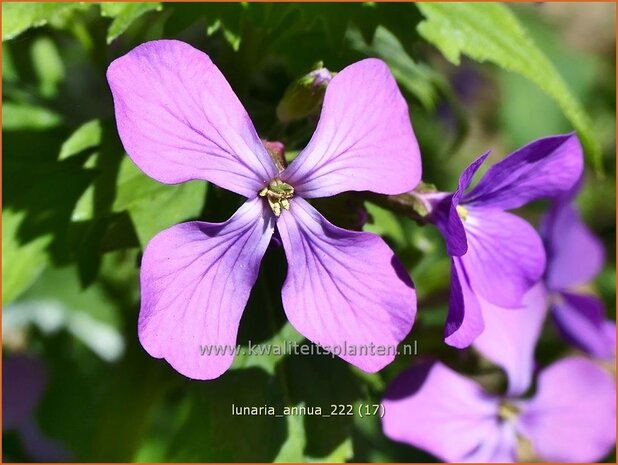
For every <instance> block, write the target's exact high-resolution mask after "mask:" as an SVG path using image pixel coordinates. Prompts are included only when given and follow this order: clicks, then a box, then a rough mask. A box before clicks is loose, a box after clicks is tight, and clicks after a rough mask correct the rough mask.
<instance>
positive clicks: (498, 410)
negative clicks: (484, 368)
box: [382, 357, 616, 463]
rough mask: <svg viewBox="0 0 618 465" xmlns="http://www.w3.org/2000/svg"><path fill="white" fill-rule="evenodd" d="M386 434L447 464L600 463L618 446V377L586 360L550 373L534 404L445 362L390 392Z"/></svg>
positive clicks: (542, 378) (422, 369) (408, 374)
mask: <svg viewBox="0 0 618 465" xmlns="http://www.w3.org/2000/svg"><path fill="white" fill-rule="evenodd" d="M383 403H384V409H385V412H386V413H385V415H384V417H383V419H382V424H383V429H384V433H385V434H386V436H388V437H389V438H391V439H393V440H395V441H400V442H404V443H407V444H410V445H412V446H415V447H418V448H421V449H423V450H426V451H427V452H430V453H431V454H433V455H435V456H436V457H438V458H439V459H441V460H444V461H446V462H477V463H483V462H513V461H516V460H518V459H519V460H527V461H530V460H534V461H538V460H539V459H540V460H545V461H549V462H595V461H597V460H600V459H602V458H603V457H604V456H605V455H606V454H607V453H609V452H610V450H611V449H612V448H613V446H614V445H615V438H616V391H615V384H614V380H613V378H612V376H611V375H610V374H609V373H608V372H607V371H605V370H604V369H603V368H601V367H600V366H598V365H597V364H595V363H594V362H592V361H591V360H589V359H586V358H584V357H569V358H565V359H562V360H560V361H558V362H555V363H554V364H552V365H550V366H549V367H547V368H546V369H545V370H543V371H542V372H541V373H540V375H539V377H538V382H537V388H536V391H535V393H534V394H533V395H532V397H531V398H529V399H521V398H517V397H511V396H508V397H507V396H498V395H491V394H489V393H488V392H486V391H485V390H484V389H483V388H482V387H481V386H480V385H479V384H477V383H476V382H474V381H472V380H470V379H467V378H466V377H464V376H462V375H460V374H459V373H456V372H455V371H453V370H451V369H450V368H448V367H446V366H445V365H443V364H442V363H440V362H435V363H424V364H419V365H417V366H414V367H412V368H410V369H409V370H407V371H405V372H403V373H402V374H401V375H400V376H399V377H398V378H396V379H395V381H394V382H393V383H392V384H391V385H390V386H389V388H388V389H387V392H386V395H385V399H384V400H383Z"/></svg>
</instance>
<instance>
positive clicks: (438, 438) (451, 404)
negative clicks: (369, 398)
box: [382, 363, 516, 463]
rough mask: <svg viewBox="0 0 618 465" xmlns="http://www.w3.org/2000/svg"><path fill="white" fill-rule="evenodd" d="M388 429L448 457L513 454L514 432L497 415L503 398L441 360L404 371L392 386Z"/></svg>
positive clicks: (485, 458) (491, 458) (486, 458)
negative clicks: (490, 393) (491, 394)
mask: <svg viewBox="0 0 618 465" xmlns="http://www.w3.org/2000/svg"><path fill="white" fill-rule="evenodd" d="M382 403H383V404H384V417H383V419H382V425H383V429H384V434H385V435H386V436H387V437H389V438H390V439H393V440H395V441H399V442H403V443H406V444H410V445H412V446H414V447H419V448H421V449H423V450H425V451H427V452H429V453H431V454H433V455H435V456H436V457H438V458H439V459H441V460H443V461H445V462H481V463H482V462H499V461H506V462H510V461H513V460H514V458H515V443H516V441H515V432H514V430H513V428H512V427H511V425H509V424H501V423H500V421H499V419H498V404H499V400H498V399H495V398H490V397H489V396H488V395H487V394H486V393H485V391H484V390H483V389H482V388H481V387H480V386H479V385H478V384H476V383H475V382H473V381H471V380H469V379H466V378H464V377H463V376H461V375H460V374H458V373H456V372H454V371H453V370H451V369H450V368H448V367H446V366H444V365H443V364H441V363H433V364H426V363H425V364H421V365H416V366H414V367H412V368H411V369H409V370H407V371H405V372H404V373H403V374H401V375H400V376H399V377H398V378H396V379H395V381H393V383H392V384H391V385H390V386H389V388H388V390H387V392H386V396H385V399H384V400H383V401H382Z"/></svg>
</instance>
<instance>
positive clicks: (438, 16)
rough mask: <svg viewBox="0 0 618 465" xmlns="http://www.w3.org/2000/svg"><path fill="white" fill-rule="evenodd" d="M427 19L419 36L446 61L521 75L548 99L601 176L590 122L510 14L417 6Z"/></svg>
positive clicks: (462, 6)
mask: <svg viewBox="0 0 618 465" xmlns="http://www.w3.org/2000/svg"><path fill="white" fill-rule="evenodd" d="M417 6H418V8H419V9H420V10H421V12H422V13H423V15H425V17H426V19H425V20H424V21H422V22H421V23H419V25H418V31H419V33H420V34H421V35H422V36H423V37H424V38H425V39H426V40H427V41H429V42H431V43H432V44H434V45H435V46H436V47H438V49H439V50H440V51H441V52H442V54H443V55H444V56H445V57H446V59H447V60H449V61H450V62H451V63H453V64H455V65H458V64H459V62H460V55H461V54H464V55H467V56H469V57H470V58H472V59H474V60H476V61H479V62H485V61H489V62H491V63H494V64H496V65H498V66H499V67H501V68H504V69H506V70H508V71H511V72H515V73H518V74H521V75H522V76H524V77H526V78H528V79H530V80H531V81H532V82H534V83H535V84H536V85H537V86H539V87H540V88H541V89H542V90H543V91H544V92H545V93H547V94H548V95H550V96H551V97H552V98H553V99H554V100H555V101H556V102H557V103H558V105H560V108H561V109H562V111H563V112H564V114H565V116H566V117H567V118H568V119H569V121H570V122H571V124H573V126H574V127H575V129H576V130H577V132H578V135H579V137H580V139H581V141H582V144H583V146H584V148H585V150H586V153H587V155H588V156H589V157H590V162H591V163H592V164H593V166H594V167H595V168H596V170H597V172H599V173H601V172H602V159H601V148H600V146H599V143H598V142H597V140H596V139H595V137H594V132H593V128H592V122H591V120H590V118H589V117H588V115H587V114H586V112H585V111H584V109H583V108H582V106H581V105H580V104H579V102H578V101H577V100H576V99H575V98H574V97H573V94H572V93H571V92H570V90H569V88H568V86H567V84H566V83H565V82H564V80H563V79H562V77H561V76H560V74H559V73H558V72H557V71H556V69H555V67H554V66H553V65H552V63H551V62H550V61H549V60H548V59H547V57H546V56H545V55H544V54H543V52H542V51H541V50H540V49H539V48H538V47H537V46H536V45H535V44H534V42H533V41H532V39H530V37H529V36H528V34H527V32H526V31H525V30H524V28H523V27H522V26H521V24H520V23H519V21H518V20H517V18H516V17H515V15H514V14H513V13H512V12H511V11H510V10H509V9H508V7H506V6H505V5H502V4H498V3H418V4H417Z"/></svg>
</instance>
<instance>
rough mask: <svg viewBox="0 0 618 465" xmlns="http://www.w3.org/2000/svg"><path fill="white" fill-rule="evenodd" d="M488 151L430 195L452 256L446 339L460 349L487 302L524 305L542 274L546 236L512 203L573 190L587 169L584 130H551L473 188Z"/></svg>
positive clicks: (477, 328)
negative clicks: (455, 181)
mask: <svg viewBox="0 0 618 465" xmlns="http://www.w3.org/2000/svg"><path fill="white" fill-rule="evenodd" d="M488 154H489V153H485V154H484V155H482V156H481V157H480V158H478V159H477V160H476V161H474V162H473V163H472V164H470V166H468V168H466V169H465V170H464V172H463V173H462V174H461V176H460V178H459V186H458V188H457V190H456V191H455V192H454V193H452V194H444V193H438V194H436V193H432V194H426V195H425V197H426V200H427V201H429V202H431V203H433V204H434V205H435V206H434V210H433V212H432V213H431V215H430V220H431V221H433V222H434V223H435V224H436V226H437V227H438V228H439V229H440V231H441V232H442V234H443V236H444V237H445V239H446V243H447V251H448V254H449V255H450V256H451V257H452V273H451V299H450V305H449V314H448V318H447V323H446V329H445V333H446V334H445V340H446V342H447V343H448V344H450V345H452V346H455V347H459V348H462V347H466V346H468V345H470V344H471V343H472V342H473V341H474V340H475V339H476V338H477V337H478V336H479V334H481V333H482V332H483V328H484V323H483V316H484V314H485V313H486V312H485V311H483V310H482V309H483V307H484V306H486V304H487V303H489V304H492V305H494V306H499V307H503V308H508V309H516V308H520V307H522V306H523V299H524V296H525V295H526V293H527V292H528V291H529V290H530V289H531V288H532V287H533V286H534V285H535V284H536V283H538V282H539V281H540V280H541V278H542V276H543V272H544V270H545V252H544V249H543V243H542V241H541V238H540V237H539V235H538V233H537V232H536V231H535V230H534V228H533V227H532V226H531V225H530V224H529V223H528V222H526V221H525V220H523V219H521V218H519V217H517V216H515V215H513V214H511V213H507V211H506V210H511V209H515V208H519V207H521V206H523V205H525V204H526V203H528V202H530V201H533V200H536V199H540V198H543V197H555V196H557V195H560V194H561V193H564V192H566V191H568V190H569V189H570V188H571V187H572V186H573V185H574V184H575V182H576V181H577V179H578V178H579V176H580V175H581V172H582V169H583V156H582V148H581V145H580V143H579V140H578V139H577V136H576V135H575V134H566V135H559V136H552V137H547V138H544V139H539V140H537V141H534V142H532V143H530V144H528V145H526V146H525V147H522V148H521V149H519V150H517V151H515V152H514V153H512V154H511V155H509V156H508V157H506V158H505V159H504V160H502V161H500V162H499V163H496V164H495V165H494V166H492V167H491V168H490V169H489V170H488V171H487V173H486V174H485V175H484V176H483V177H482V178H481V180H480V181H479V183H478V184H477V185H476V187H474V188H473V189H472V190H471V191H469V192H466V189H467V188H468V187H469V185H470V183H471V181H472V178H473V177H474V174H475V173H476V171H477V170H478V169H479V167H480V166H481V164H482V163H483V162H484V161H485V159H486V158H487V156H488Z"/></svg>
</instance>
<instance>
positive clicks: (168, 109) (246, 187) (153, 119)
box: [107, 40, 277, 197]
mask: <svg viewBox="0 0 618 465" xmlns="http://www.w3.org/2000/svg"><path fill="white" fill-rule="evenodd" d="M107 80H108V82H109V85H110V87H111V90H112V94H113V97H114V109H115V112H116V124H117V126H118V133H119V134H120V138H121V139H122V143H123V145H124V148H125V150H126V151H127V153H128V154H129V156H130V157H131V159H132V160H133V162H134V163H135V164H136V165H137V166H139V168H140V169H141V170H142V171H144V173H146V174H147V175H148V176H150V177H152V178H154V179H156V180H157V181H160V182H163V183H167V184H176V183H180V182H184V181H188V180H190V179H204V180H207V181H210V182H213V183H214V184H217V185H218V186H220V187H223V188H225V189H229V190H231V191H233V192H237V193H238V194H241V195H244V196H245V197H255V196H256V195H257V193H258V191H259V190H260V189H262V188H263V187H264V185H265V184H266V183H268V182H269V181H270V180H271V179H272V178H273V177H274V176H276V174H277V169H276V168H275V165H274V163H273V162H272V160H271V159H270V156H269V155H268V152H267V151H266V149H265V148H264V146H263V145H262V143H261V141H260V139H259V137H258V136H257V134H256V132H255V128H254V127H253V124H252V123H251V120H250V119H249V116H248V115H247V112H246V111H245V109H244V108H243V106H242V104H241V103H240V101H239V100H238V98H237V97H236V94H234V91H233V90H232V88H231V87H230V85H229V84H228V82H227V81H226V80H225V78H224V77H223V75H222V74H221V72H220V71H219V70H218V69H217V67H216V66H215V65H214V64H213V63H212V61H211V60H210V58H209V57H208V55H206V54H205V53H203V52H201V51H199V50H197V49H195V48H193V47H191V46H190V45H188V44H186V43H184V42H180V41H177V40H157V41H152V42H146V43H145V44H142V45H139V46H138V47H136V48H134V49H133V50H131V51H130V52H129V53H127V54H126V55H124V56H122V57H120V58H118V59H116V60H114V61H113V62H112V64H111V65H109V68H108V70H107Z"/></svg>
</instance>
